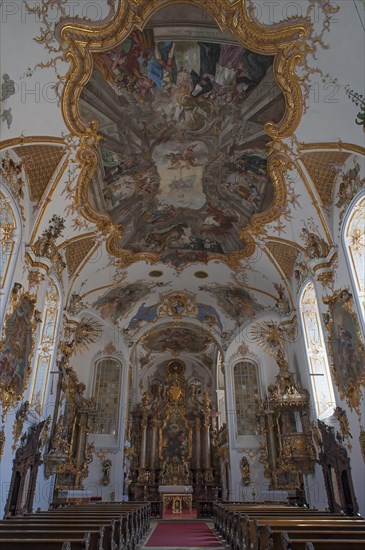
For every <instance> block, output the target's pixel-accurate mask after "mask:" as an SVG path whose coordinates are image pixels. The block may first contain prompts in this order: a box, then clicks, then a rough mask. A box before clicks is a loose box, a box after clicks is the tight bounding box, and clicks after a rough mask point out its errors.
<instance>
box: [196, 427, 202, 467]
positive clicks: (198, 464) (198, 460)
mask: <svg viewBox="0 0 365 550" xmlns="http://www.w3.org/2000/svg"><path fill="white" fill-rule="evenodd" d="M200 455H201V444H200V418H199V417H198V416H197V417H196V419H195V468H196V469H197V470H199V469H200V467H201V465H200Z"/></svg>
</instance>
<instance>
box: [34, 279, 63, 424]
mask: <svg viewBox="0 0 365 550" xmlns="http://www.w3.org/2000/svg"><path fill="white" fill-rule="evenodd" d="M60 302H61V300H60V294H59V291H58V288H57V285H56V284H55V283H54V282H51V283H50V284H49V285H48V287H47V291H46V299H45V303H44V310H43V316H42V319H41V321H42V323H41V333H40V338H39V342H38V347H37V351H36V354H35V373H34V382H33V387H32V393H31V397H30V403H31V405H32V406H33V407H34V409H35V410H36V412H37V413H38V414H42V410H43V405H44V398H45V392H46V387H47V380H48V374H49V371H50V367H51V365H52V362H53V361H52V360H53V356H54V351H55V347H56V339H57V329H58V321H59V318H60V306H61V303H60Z"/></svg>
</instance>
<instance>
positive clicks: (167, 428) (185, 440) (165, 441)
mask: <svg viewBox="0 0 365 550" xmlns="http://www.w3.org/2000/svg"><path fill="white" fill-rule="evenodd" d="M160 441H161V452H160V456H161V458H162V459H163V460H167V461H168V462H169V461H171V460H176V459H178V460H179V461H182V460H183V459H184V460H186V459H189V458H190V455H191V431H190V428H189V426H188V424H187V421H186V419H185V418H184V417H183V416H182V414H181V413H180V411H174V412H172V413H171V414H170V416H169V418H168V419H167V420H166V422H165V424H164V426H163V427H162V429H161V438H160Z"/></svg>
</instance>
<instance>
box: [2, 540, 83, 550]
mask: <svg viewBox="0 0 365 550" xmlns="http://www.w3.org/2000/svg"><path fill="white" fill-rule="evenodd" d="M1 550H89V543H88V539H87V538H84V539H71V540H68V541H65V540H64V539H63V540H62V539H46V538H42V539H19V538H14V539H7V540H4V541H1Z"/></svg>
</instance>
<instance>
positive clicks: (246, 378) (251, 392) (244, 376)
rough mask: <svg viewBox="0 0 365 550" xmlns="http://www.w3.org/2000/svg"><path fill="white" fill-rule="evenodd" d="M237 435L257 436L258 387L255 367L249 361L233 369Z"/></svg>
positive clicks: (244, 361)
mask: <svg viewBox="0 0 365 550" xmlns="http://www.w3.org/2000/svg"><path fill="white" fill-rule="evenodd" d="M233 379H234V398H235V410H236V428H237V435H257V434H258V433H259V431H258V427H259V426H258V421H257V413H258V402H259V385H258V377H257V365H256V364H255V363H253V362H252V361H249V360H243V361H239V362H238V363H236V364H235V365H234V367H233Z"/></svg>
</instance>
